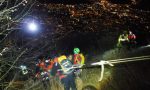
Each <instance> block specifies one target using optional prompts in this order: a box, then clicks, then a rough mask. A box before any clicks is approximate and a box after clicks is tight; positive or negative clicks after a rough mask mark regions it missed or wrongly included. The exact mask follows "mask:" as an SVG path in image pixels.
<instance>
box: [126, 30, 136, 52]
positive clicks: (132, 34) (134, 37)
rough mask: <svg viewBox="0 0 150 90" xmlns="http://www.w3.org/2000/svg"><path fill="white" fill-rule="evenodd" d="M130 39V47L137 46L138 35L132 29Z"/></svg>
mask: <svg viewBox="0 0 150 90" xmlns="http://www.w3.org/2000/svg"><path fill="white" fill-rule="evenodd" d="M128 39H129V49H132V48H134V47H135V46H136V36H135V34H134V33H132V31H129V35H128Z"/></svg>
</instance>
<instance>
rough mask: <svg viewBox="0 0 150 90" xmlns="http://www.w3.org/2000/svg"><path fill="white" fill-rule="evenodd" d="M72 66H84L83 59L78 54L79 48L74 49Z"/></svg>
mask: <svg viewBox="0 0 150 90" xmlns="http://www.w3.org/2000/svg"><path fill="white" fill-rule="evenodd" d="M73 52H74V64H79V65H84V62H85V57H84V56H83V54H82V53H80V49H79V48H74V50H73Z"/></svg>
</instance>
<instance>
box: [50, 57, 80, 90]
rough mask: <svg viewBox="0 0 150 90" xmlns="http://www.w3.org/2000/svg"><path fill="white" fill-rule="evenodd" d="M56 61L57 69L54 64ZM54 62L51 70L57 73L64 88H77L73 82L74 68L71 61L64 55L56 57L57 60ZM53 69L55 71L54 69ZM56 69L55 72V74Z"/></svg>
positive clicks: (74, 89)
mask: <svg viewBox="0 0 150 90" xmlns="http://www.w3.org/2000/svg"><path fill="white" fill-rule="evenodd" d="M56 63H57V69H56V65H55V64H56ZM56 63H54V67H53V69H52V72H53V73H54V72H55V74H54V75H58V76H59V79H60V81H61V83H62V84H63V85H64V90H70V89H71V90H77V88H76V84H75V75H74V69H73V68H72V65H73V64H72V63H71V61H70V60H68V59H67V57H66V56H65V55H62V56H60V57H58V58H57V62H56ZM54 70H55V71H54ZM56 71H57V74H56Z"/></svg>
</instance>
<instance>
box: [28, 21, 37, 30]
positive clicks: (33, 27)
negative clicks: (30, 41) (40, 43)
mask: <svg viewBox="0 0 150 90" xmlns="http://www.w3.org/2000/svg"><path fill="white" fill-rule="evenodd" d="M28 29H29V30H30V31H37V29H38V28H37V25H36V23H35V22H31V23H29V24H28Z"/></svg>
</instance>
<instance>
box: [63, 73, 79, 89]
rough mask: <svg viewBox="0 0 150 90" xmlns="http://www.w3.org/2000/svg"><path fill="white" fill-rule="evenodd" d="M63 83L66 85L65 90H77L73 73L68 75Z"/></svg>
mask: <svg viewBox="0 0 150 90" xmlns="http://www.w3.org/2000/svg"><path fill="white" fill-rule="evenodd" d="M61 81H62V83H63V84H64V90H70V88H71V90H77V88H76V84H75V75H74V74H73V73H71V74H68V75H67V76H66V77H65V78H63V79H62V80H61Z"/></svg>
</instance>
